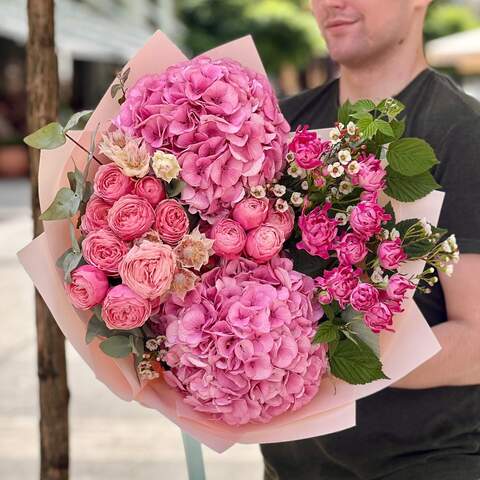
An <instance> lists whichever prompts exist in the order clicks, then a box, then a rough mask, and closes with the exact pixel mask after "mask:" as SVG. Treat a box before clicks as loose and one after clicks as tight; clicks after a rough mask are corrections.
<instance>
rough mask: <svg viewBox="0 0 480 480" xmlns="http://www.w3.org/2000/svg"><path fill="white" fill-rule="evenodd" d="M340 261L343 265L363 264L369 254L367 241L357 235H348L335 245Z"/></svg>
mask: <svg viewBox="0 0 480 480" xmlns="http://www.w3.org/2000/svg"><path fill="white" fill-rule="evenodd" d="M335 250H336V251H337V256H338V260H339V262H340V263H342V264H347V265H348V264H354V263H358V262H361V261H362V260H363V259H364V258H365V257H366V256H367V253H368V249H367V246H366V245H365V241H364V240H363V239H362V238H360V237H359V236H358V235H356V234H355V233H346V234H345V235H343V237H342V238H341V239H340V240H339V241H337V242H336V243H335Z"/></svg>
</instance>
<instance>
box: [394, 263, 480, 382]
mask: <svg viewBox="0 0 480 480" xmlns="http://www.w3.org/2000/svg"><path fill="white" fill-rule="evenodd" d="M440 282H441V285H442V288H443V293H444V295H445V303H446V306H447V315H448V321H447V322H443V323H441V324H439V325H436V326H435V327H433V332H434V333H435V335H436V337H437V339H438V341H439V342H440V345H441V346H442V350H441V351H440V352H439V353H437V354H436V355H435V356H434V357H432V358H431V359H430V360H427V361H426V362H425V363H423V364H422V365H420V366H419V367H418V368H416V369H415V370H413V371H412V372H410V373H409V374H408V375H406V376H405V377H403V378H402V379H400V380H399V381H398V382H396V383H394V384H393V385H392V386H394V387H397V388H408V389H419V388H433V387H441V386H459V385H475V384H480V254H463V255H460V260H459V262H458V263H457V264H456V265H455V270H454V273H453V275H452V277H447V276H446V275H444V274H440Z"/></svg>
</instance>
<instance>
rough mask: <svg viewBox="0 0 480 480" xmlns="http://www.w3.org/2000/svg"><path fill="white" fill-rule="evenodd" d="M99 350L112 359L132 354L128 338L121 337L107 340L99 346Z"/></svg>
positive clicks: (117, 336)
mask: <svg viewBox="0 0 480 480" xmlns="http://www.w3.org/2000/svg"><path fill="white" fill-rule="evenodd" d="M100 348H101V349H102V351H103V352H104V353H106V354H107V355H108V356H110V357H113V358H123V357H127V356H128V355H130V354H131V353H132V345H131V343H130V337H128V336H123V335H116V336H113V337H110V338H107V339H106V340H104V341H103V342H102V343H101V344H100Z"/></svg>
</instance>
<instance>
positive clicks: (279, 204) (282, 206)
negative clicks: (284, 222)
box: [275, 198, 288, 213]
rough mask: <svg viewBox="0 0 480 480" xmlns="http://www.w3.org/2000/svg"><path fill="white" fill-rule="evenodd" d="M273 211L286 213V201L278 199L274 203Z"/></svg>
mask: <svg viewBox="0 0 480 480" xmlns="http://www.w3.org/2000/svg"><path fill="white" fill-rule="evenodd" d="M275 209H276V210H277V212H282V213H283V212H286V211H287V210H288V203H287V201H286V200H283V198H279V199H278V200H277V201H276V202H275Z"/></svg>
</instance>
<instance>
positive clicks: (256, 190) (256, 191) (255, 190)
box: [250, 185, 267, 198]
mask: <svg viewBox="0 0 480 480" xmlns="http://www.w3.org/2000/svg"><path fill="white" fill-rule="evenodd" d="M250 193H251V194H252V196H253V197H255V198H265V195H266V194H267V192H265V188H264V187H263V186H262V185H257V186H256V187H252V188H251V189H250Z"/></svg>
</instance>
